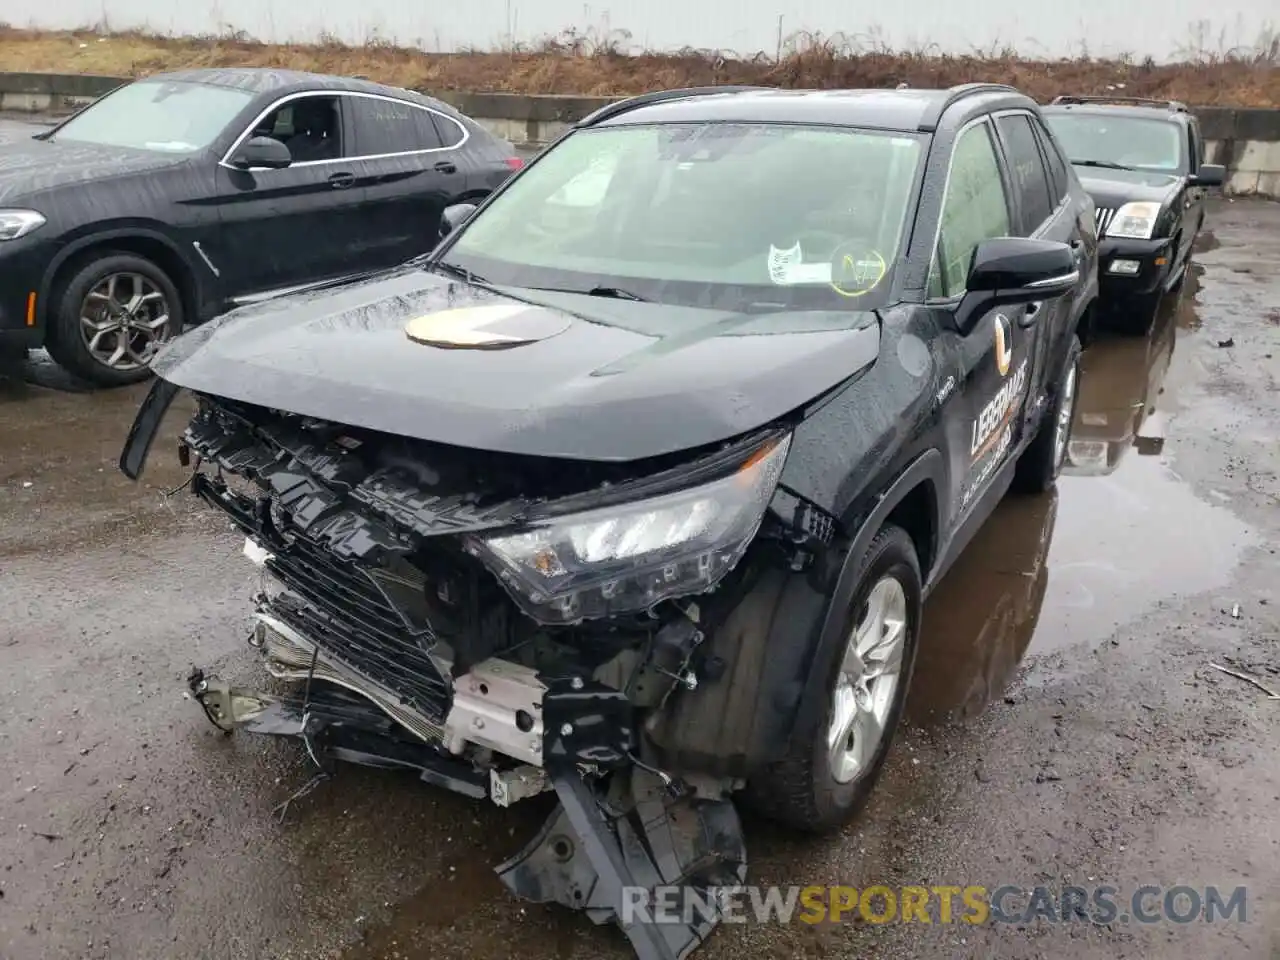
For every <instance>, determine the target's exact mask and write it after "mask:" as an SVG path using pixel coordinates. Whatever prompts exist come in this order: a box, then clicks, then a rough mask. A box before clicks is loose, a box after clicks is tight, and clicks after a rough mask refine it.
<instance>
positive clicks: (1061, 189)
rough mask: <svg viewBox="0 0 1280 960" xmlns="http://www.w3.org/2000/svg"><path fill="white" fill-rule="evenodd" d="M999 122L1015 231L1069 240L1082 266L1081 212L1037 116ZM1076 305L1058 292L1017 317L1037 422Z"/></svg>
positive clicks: (1002, 117) (1020, 113)
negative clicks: (1051, 163) (1047, 149)
mask: <svg viewBox="0 0 1280 960" xmlns="http://www.w3.org/2000/svg"><path fill="white" fill-rule="evenodd" d="M995 125H996V132H997V133H998V134H999V139H1000V146H1001V152H1002V154H1003V156H1004V162H1005V167H1006V169H1007V170H1008V171H1009V177H1010V185H1011V187H1012V191H1011V192H1012V197H1013V206H1014V211H1015V214H1014V232H1015V235H1016V236H1020V237H1034V238H1036V239H1038V240H1053V241H1056V242H1058V243H1065V244H1068V245H1070V246H1071V247H1072V248H1073V249H1074V250H1075V254H1076V263H1077V266H1078V265H1079V264H1080V263H1081V262H1082V260H1083V253H1084V238H1083V237H1082V236H1081V235H1080V228H1079V222H1078V218H1077V212H1076V211H1075V210H1073V209H1072V206H1071V203H1070V197H1069V194H1068V191H1067V189H1066V184H1065V183H1063V184H1062V185H1061V186H1059V185H1058V184H1057V183H1056V182H1055V178H1054V177H1053V175H1052V174H1051V171H1050V169H1049V167H1048V161H1047V158H1046V157H1045V155H1044V152H1043V149H1042V148H1041V145H1040V135H1039V134H1038V133H1037V130H1036V126H1037V125H1038V121H1037V119H1036V117H1035V116H1034V115H1033V114H1032V113H1030V112H1029V111H1024V110H1014V111H1006V112H1002V113H1000V114H998V115H997V116H996V120H995ZM1074 308H1075V303H1074V299H1073V297H1071V296H1059V297H1055V298H1053V299H1050V300H1046V301H1043V302H1039V303H1031V304H1028V305H1027V306H1026V307H1023V308H1022V309H1021V310H1020V311H1018V316H1017V317H1016V319H1015V321H1014V322H1015V325H1016V326H1017V327H1018V334H1017V336H1018V339H1020V340H1021V341H1022V342H1024V343H1025V345H1026V349H1027V352H1028V357H1029V359H1030V369H1029V370H1028V377H1027V406H1026V409H1025V411H1024V415H1026V416H1027V417H1028V418H1030V419H1031V420H1032V422H1036V421H1037V420H1038V416H1039V414H1040V412H1041V409H1042V407H1043V405H1044V404H1045V402H1046V400H1047V391H1048V389H1049V388H1050V387H1051V386H1052V383H1051V380H1052V378H1053V377H1054V376H1055V371H1053V370H1051V369H1050V368H1049V361H1050V359H1051V358H1052V357H1054V356H1058V355H1060V354H1059V352H1058V351H1056V350H1055V348H1056V347H1057V346H1058V345H1059V344H1061V342H1062V339H1063V337H1064V335H1065V334H1066V332H1067V331H1068V330H1069V329H1070V326H1071V316H1072V311H1073V309H1074Z"/></svg>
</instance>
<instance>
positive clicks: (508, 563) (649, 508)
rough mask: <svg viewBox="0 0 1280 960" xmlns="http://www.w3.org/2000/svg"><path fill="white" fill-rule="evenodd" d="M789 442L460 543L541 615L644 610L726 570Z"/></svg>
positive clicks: (546, 618)
mask: <svg viewBox="0 0 1280 960" xmlns="http://www.w3.org/2000/svg"><path fill="white" fill-rule="evenodd" d="M790 447H791V437H790V435H786V436H783V437H780V438H777V439H773V440H770V441H769V442H767V443H766V444H765V445H764V446H763V447H761V448H759V449H758V450H757V451H756V452H755V453H753V454H752V455H751V456H750V457H748V458H747V459H746V460H745V461H744V462H742V463H740V464H738V465H737V466H736V469H734V470H733V472H731V473H727V474H725V475H723V476H720V477H718V478H717V479H715V480H712V481H710V482H708V483H703V484H701V485H699V486H694V487H689V488H686V489H683V490H677V491H675V492H672V493H666V494H662V495H660V496H656V497H652V498H648V499H643V500H637V501H633V502H625V503H621V504H618V505H617V506H611V507H602V508H599V509H595V510H590V511H586V512H583V513H577V514H571V515H566V516H561V517H553V518H549V519H547V520H545V521H543V522H541V523H539V524H536V525H535V526H533V527H531V528H527V529H522V530H518V531H514V532H504V533H497V534H493V535H487V536H471V537H468V538H467V539H466V541H465V544H464V545H465V548H466V550H467V551H468V552H469V553H471V554H472V555H474V556H476V557H479V558H480V560H481V561H482V562H483V563H484V564H485V565H486V566H487V567H489V569H491V570H492V571H493V572H494V573H495V574H497V576H498V578H499V579H500V580H501V581H502V582H503V584H504V585H505V586H506V588H507V590H508V592H509V593H510V594H511V595H512V597H513V598H514V599H515V601H516V603H518V604H519V605H520V607H521V608H522V609H523V610H524V611H525V612H526V613H528V614H529V616H531V617H533V618H534V619H535V620H538V621H540V622H542V623H546V624H572V623H577V622H579V621H581V620H583V619H588V618H590V619H595V618H602V617H609V616H614V615H617V614H620V613H636V612H641V611H644V610H648V609H649V608H651V607H653V606H654V605H655V604H657V603H660V602H661V601H663V600H666V599H668V598H670V597H676V596H681V595H686V594H693V593H703V592H705V591H707V590H710V589H711V588H712V587H714V586H715V585H716V584H717V583H719V581H720V580H721V579H722V578H723V577H724V576H725V575H726V574H727V573H729V571H731V570H732V569H733V568H734V566H735V565H736V564H737V563H738V561H739V560H740V559H741V558H742V555H743V554H744V553H745V552H746V549H747V547H748V546H749V545H750V543H751V541H752V539H753V538H754V537H755V535H756V532H757V531H758V530H759V528H760V523H761V521H762V520H763V519H764V512H765V509H766V508H767V507H768V505H769V500H770V499H771V498H772V496H773V492H774V488H775V487H776V486H777V484H778V478H779V476H781V474H782V467H783V464H784V463H785V462H786V459H787V451H788V450H789V449H790Z"/></svg>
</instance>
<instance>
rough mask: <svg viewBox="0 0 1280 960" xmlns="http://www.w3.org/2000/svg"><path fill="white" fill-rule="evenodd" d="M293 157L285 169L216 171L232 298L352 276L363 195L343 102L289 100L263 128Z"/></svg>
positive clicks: (226, 281) (259, 129)
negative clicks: (350, 268) (350, 269)
mask: <svg viewBox="0 0 1280 960" xmlns="http://www.w3.org/2000/svg"><path fill="white" fill-rule="evenodd" d="M252 133H253V134H254V135H264V136H273V137H275V138H276V139H279V140H281V141H282V142H283V143H284V144H285V145H286V146H287V147H288V148H289V150H290V152H291V153H292V154H293V163H292V164H291V165H290V166H289V167H287V168H285V169H283V170H262V169H255V170H238V169H233V168H231V167H228V166H220V167H219V168H218V209H219V215H220V221H221V237H220V243H219V244H218V247H219V253H220V256H219V257H215V258H213V259H214V261H215V263H216V264H217V265H218V266H219V268H220V270H221V272H222V274H223V276H222V280H223V285H224V289H225V290H226V291H227V295H228V296H229V297H232V298H236V297H242V296H245V295H248V294H255V293H261V292H265V291H269V290H278V289H282V288H285V287H290V286H296V285H301V284H306V283H311V282H315V281H318V280H325V279H329V278H331V277H336V276H341V275H342V274H343V273H345V272H348V269H347V268H348V258H347V256H346V250H347V249H348V248H349V246H351V245H352V244H353V243H358V240H357V238H356V237H355V236H353V234H358V233H359V231H360V223H361V221H360V207H361V204H362V201H363V199H364V193H363V190H362V189H361V188H360V187H359V186H357V185H356V174H355V172H354V166H353V164H352V163H351V161H350V159H349V158H350V157H351V150H350V140H351V135H350V128H349V124H347V123H346V121H345V119H344V114H343V110H342V98H340V97H336V96H333V95H307V96H304V97H298V98H294V99H290V100H288V101H287V102H286V103H285V104H283V105H281V106H280V107H279V108H277V109H276V110H274V111H273V112H272V113H270V114H268V115H267V116H266V117H265V118H263V120H262V122H261V123H259V124H257V125H256V127H255V129H254V131H252Z"/></svg>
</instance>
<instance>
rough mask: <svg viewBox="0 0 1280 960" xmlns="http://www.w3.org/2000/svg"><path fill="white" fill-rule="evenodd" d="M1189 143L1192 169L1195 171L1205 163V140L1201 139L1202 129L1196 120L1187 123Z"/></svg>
mask: <svg viewBox="0 0 1280 960" xmlns="http://www.w3.org/2000/svg"><path fill="white" fill-rule="evenodd" d="M1187 143H1188V146H1189V147H1190V150H1191V153H1190V154H1189V156H1190V157H1191V166H1190V170H1191V172H1192V173H1195V172H1196V171H1197V170H1199V169H1200V164H1202V163H1204V141H1203V140H1201V139H1200V130H1199V128H1198V127H1197V126H1196V124H1195V123H1194V122H1192V123H1188V124H1187Z"/></svg>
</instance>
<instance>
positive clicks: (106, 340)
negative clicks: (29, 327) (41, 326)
mask: <svg viewBox="0 0 1280 960" xmlns="http://www.w3.org/2000/svg"><path fill="white" fill-rule="evenodd" d="M54 310H55V312H54V315H53V316H52V317H51V318H50V319H51V327H50V331H49V343H48V347H49V353H50V354H51V355H52V356H53V358H54V360H56V361H57V362H58V363H59V364H60V365H62V366H63V367H65V368H66V369H67V370H69V371H71V372H72V373H73V374H75V375H76V376H78V377H81V378H82V379H84V380H87V381H89V382H90V383H93V384H96V385H98V386H104V387H111V386H123V385H125V384H129V383H137V382H139V381H142V380H145V379H147V378H148V377H149V376H150V375H151V371H150V362H151V358H152V357H153V356H154V355H155V353H156V351H157V350H158V349H159V348H160V346H161V345H162V344H163V343H164V342H165V341H167V340H169V339H170V338H171V337H173V336H174V335H176V334H177V333H178V332H180V331H181V330H182V325H183V315H182V299H181V297H180V296H179V294H178V289H177V287H176V286H175V285H174V283H173V281H172V280H171V279H169V277H168V275H167V274H166V273H165V272H164V271H163V270H161V269H160V268H159V267H157V266H156V265H155V264H154V263H152V262H151V261H149V260H146V259H144V258H142V257H139V256H135V255H134V254H128V253H110V254H107V255H105V256H102V257H100V258H98V259H94V260H91V261H89V262H87V263H85V264H84V265H83V266H81V267H80V269H79V270H77V271H76V272H75V273H74V274H73V275H72V276H71V278H70V279H69V280H68V282H67V283H66V285H65V286H64V287H63V288H62V291H61V296H60V297H59V298H58V299H57V301H56V304H55V308H54Z"/></svg>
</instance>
